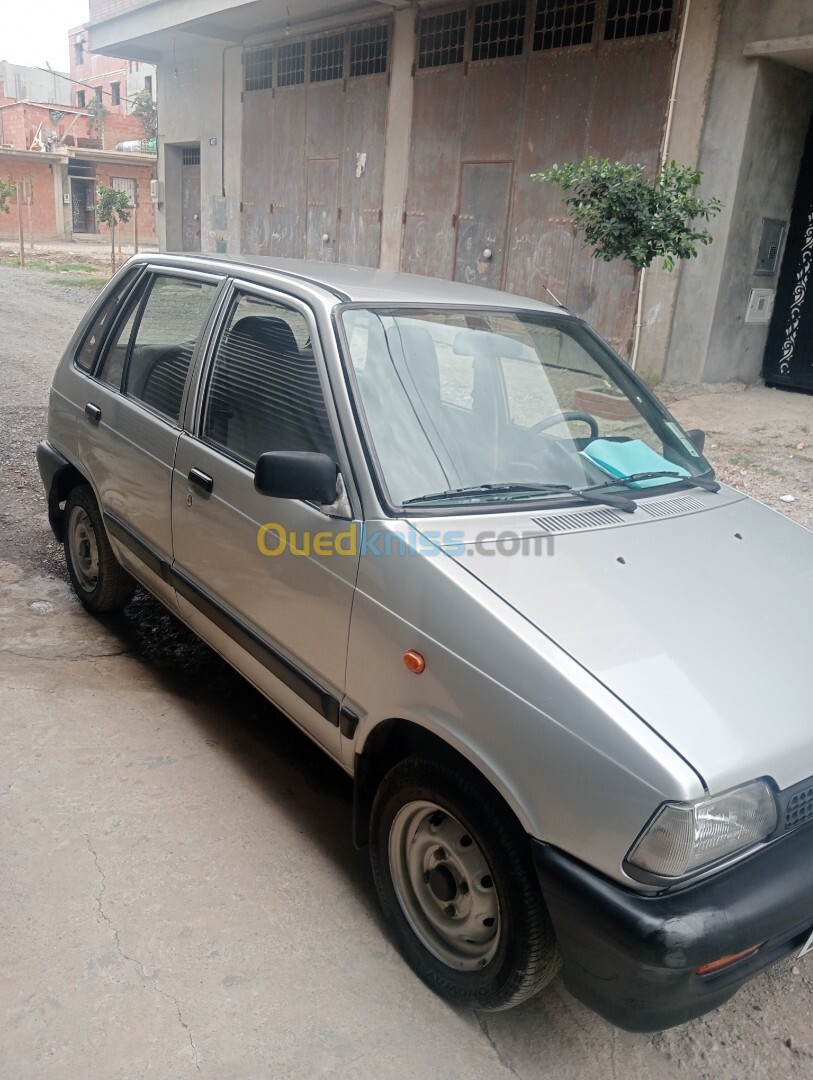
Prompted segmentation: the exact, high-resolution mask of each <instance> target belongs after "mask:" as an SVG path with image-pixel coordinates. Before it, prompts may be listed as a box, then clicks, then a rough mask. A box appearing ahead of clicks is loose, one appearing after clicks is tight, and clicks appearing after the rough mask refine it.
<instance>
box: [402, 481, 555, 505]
mask: <svg viewBox="0 0 813 1080" xmlns="http://www.w3.org/2000/svg"><path fill="white" fill-rule="evenodd" d="M560 491H565V492H569V491H570V487H569V486H568V485H567V484H533V483H526V484H522V483H513V484H474V485H472V486H471V487H461V488H450V489H449V490H447V491H434V492H432V493H431V494H429V495H416V496H415V498H412V499H404V501H403V503H402V504H401V505H402V506H413V505H415V504H417V503H423V502H450V501H454V500H455V499H459V498H461V497H462V498H468V497H469V496H472V497H476V496H477V495H497V496H499V495H512V494H513V493H514V492H527V493H528V494H532V495H556V494H557V493H558V492H560Z"/></svg>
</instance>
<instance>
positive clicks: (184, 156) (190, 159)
mask: <svg viewBox="0 0 813 1080" xmlns="http://www.w3.org/2000/svg"><path fill="white" fill-rule="evenodd" d="M181 164H182V165H200V147H199V146H185V147H184V148H183V150H182V152H181Z"/></svg>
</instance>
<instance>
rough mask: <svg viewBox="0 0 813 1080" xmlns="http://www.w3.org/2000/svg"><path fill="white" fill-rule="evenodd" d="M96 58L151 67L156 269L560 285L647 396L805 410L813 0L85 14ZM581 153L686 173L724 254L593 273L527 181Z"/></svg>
mask: <svg viewBox="0 0 813 1080" xmlns="http://www.w3.org/2000/svg"><path fill="white" fill-rule="evenodd" d="M89 43H90V47H91V48H92V50H93V51H94V52H103V53H109V54H111V55H116V56H123V57H125V58H128V59H131V60H134V61H136V60H137V61H139V62H141V61H146V62H150V63H153V64H156V65H157V67H158V70H159V73H160V77H159V82H158V104H159V117H160V121H159V123H160V128H159V181H160V184H161V187H159V192H158V199H157V209H158V218H157V222H158V232H159V239H160V243H161V244H162V246H164V247H167V248H171V249H172V248H185V249H187V250H189V249H195V248H198V247H200V248H202V249H203V250H207V251H226V250H228V251H238V250H243V251H246V252H249V253H269V254H277V255H292V256H308V257H311V258H320V259H341V260H342V261H350V262H359V263H366V264H370V265H376V264H380V265H381V266H384V267H387V268H390V269H396V268H402V269H405V270H410V271H416V272H421V273H429V274H436V275H442V276H448V277H458V278H462V279H465V280H474V281H481V282H483V283H485V284H494V285H497V286H502V287H505V288H508V289H511V290H513V291H516V292H521V293H525V294H529V295H532V296H544V295H546V293H545V290H546V289H550V290H551V291H552V292H553V293H554V294H556V295H557V296H558V297H559V298H560V299H561V300H562V301H563V302H565V303H567V304H568V306H570V307H571V308H573V309H574V310H575V311H577V312H578V313H580V314H583V315H584V316H585V317H586V318H588V319H589V320H590V321H591V322H592V323H593V324H594V325H596V326H597V328H598V329H599V330H600V331H601V332H602V333H603V334H604V335H605V336H606V337H608V338H609V339H610V340H611V341H612V343H613V344H614V345H615V346H616V348H618V349H619V351H621V352H622V353H623V354H625V355H627V356H631V355H632V354H633V353H635V362H636V364H637V366H638V368H639V370H641V371H642V372H644V373H645V374H646V375H649V376H651V377H653V378H661V377H663V378H665V379H666V380H668V381H680V382H683V381H690V382H694V381H701V380H710V381H725V380H729V379H744V380H746V381H756V380H758V379H759V378H760V377H761V375H762V373H763V371H765V372H766V374H767V375H768V377H769V379H770V381H772V382H774V383H777V384H779V385H795V386H806V385H808V384H807V382H806V380H808V379H809V385H810V388H813V364H811V363H810V357H811V355H813V301H811V302H810V304H809V305H808V308H807V309H806V308H805V299H806V296H807V291H808V289H807V286H808V275H809V273H810V272H811V262H812V261H813V149H812V148H811V139H810V135H809V129H810V119H811V110H812V109H813V4H811V3H810V0H589V2H587V0H502V2H496V3H476V2H463V0H458V2H457V3H450V2H448V0H447V2H441V3H436V2H433V0H427V2H421V3H420V4H418V3H413V2H411V0H379V2H369V0H345V2H343V3H341V4H336V3H331V2H328V0H288V3H285V2H282V0H250V2H249V0H90V24H89ZM588 153H593V154H597V155H599V156H608V157H611V158H613V159H621V160H632V161H640V162H642V163H644V165H645V166H646V167H647V168H648V169H650V170H653V171H654V169H655V168H656V167H657V165H658V163H659V162H660V161H661V160H668V159H675V160H677V161H679V162H681V163H682V164H692V165H697V166H698V167H699V168H700V169H701V170H702V171H703V173H704V183H703V190H702V193H703V195H705V196H707V197H708V196H711V195H717V196H719V197H721V198H722V199H723V200H724V202H725V209H724V211H723V213H722V214H721V216H720V217H719V218H718V219H717V221H715V223H714V224H713V227H712V231H713V234H714V243H713V245H712V246H711V247H710V248H707V249H703V250H702V251H701V254H700V257H699V258H698V259H697V260H695V261H693V262H691V263H687V264H685V265H684V266H682V267H681V268H680V269H679V271H677V272H675V273H673V274H666V273H665V272H663V271H662V270H660V269H657V268H656V269H653V270H651V271H649V272H647V274H646V275H645V277H644V280H643V282H636V281H635V280H634V278H633V276H632V274H631V273H629V272H628V271H627V270H626V269H625V268H624V267H623V266H620V265H617V264H613V265H607V264H604V263H600V262H597V261H596V260H594V259H593V258H591V253H590V251H589V249H585V247H584V246H583V244H582V243H581V241H580V240H579V239H578V238H577V237H576V236H574V233H573V230H572V229H571V227H570V225H569V223H568V220H567V217H566V215H565V213H564V209H563V206H562V200H561V196H560V195H559V194H558V193H557V192H556V191H555V190H554V189H552V188H551V187H550V186H548V185H539V184H535V183H532V182H531V180H530V174H531V173H532V172H534V171H537V170H539V169H542V168H544V167H546V166H547V165H550V164H552V163H553V162H557V161H558V162H561V161H563V160H578V159H581V158H582V157H584V156H586V155H587V154H588ZM639 291H640V295H641V299H642V303H641V305H640V310H641V313H642V316H641V319H640V325H639V326H636V319H635V310H636V294H637V293H638V292H639ZM772 312H773V314H772ZM636 340H637V342H638V345H637V348H636V345H635V343H636ZM808 368H810V369H811V372H810V374H808V371H807V369H808Z"/></svg>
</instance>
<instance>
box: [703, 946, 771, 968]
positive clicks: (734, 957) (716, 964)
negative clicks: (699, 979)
mask: <svg viewBox="0 0 813 1080" xmlns="http://www.w3.org/2000/svg"><path fill="white" fill-rule="evenodd" d="M764 944H765V942H764V941H761V942H760V943H759V945H752V946H751V948H750V949H743V950H742V952H735V953H730V954H729V955H728V956H721V957H720V959H719V960H712V961H711V963H710V964H703V965H702V966H701V967H699V968H698V969H697V970H696V971H695V975H711V973H712V972H714V971H722V970H723V968H727V967H729V966H730V965H731V964H736V962H737V961H738V960H744V959H745V958H746V957H747V956H753V955H754V953H756V952H759V950H760V949H761V948H762V946H763V945H764Z"/></svg>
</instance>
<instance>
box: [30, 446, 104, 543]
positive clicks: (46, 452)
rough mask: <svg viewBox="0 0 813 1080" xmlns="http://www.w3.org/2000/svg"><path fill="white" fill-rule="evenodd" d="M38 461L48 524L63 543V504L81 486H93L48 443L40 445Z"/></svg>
mask: <svg viewBox="0 0 813 1080" xmlns="http://www.w3.org/2000/svg"><path fill="white" fill-rule="evenodd" d="M37 461H38V464H39V467H40V474H41V476H42V478H43V480H45V482H46V483H45V487H46V491H47V498H48V523H49V525H50V526H51V530H52V532H53V534H54V536H55V537H56V538H57V540H58V541H59V542H60V543H62V541H63V540H64V539H65V512H64V509H63V508H62V506H61V504H62V503H64V502H65V500H66V499H67V497H68V496H69V495H70V493H71V491H72V490H73V489H74V488H75V487H78V486H79V485H80V484H89V485H90V487H91V488H92V487H93V485H92V484H91V483H90V480H88V478H87V477H86V476H85V475H84V474H83V473H82V472H80V470H79V469H77V467H76V466H75V465H73V464H72V463H71V462H70V461H68V459H67V458H65V457H63V456H62V454H60V453H59V452H58V451H57V450H54V448H53V447H52V446H50V445H49V444H48V443H40V445H39V447H38V448H37ZM94 495H95V491H94Z"/></svg>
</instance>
